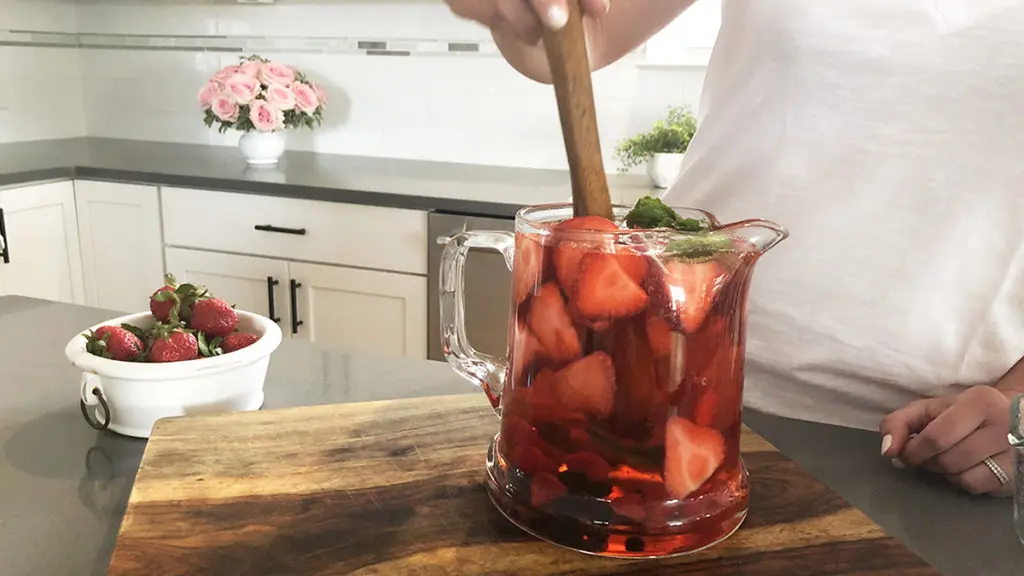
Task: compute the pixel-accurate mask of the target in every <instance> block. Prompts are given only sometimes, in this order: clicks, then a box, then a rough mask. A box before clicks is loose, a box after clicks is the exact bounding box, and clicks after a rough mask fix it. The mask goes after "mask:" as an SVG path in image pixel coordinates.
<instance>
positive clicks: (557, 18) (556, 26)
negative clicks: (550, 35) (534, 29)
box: [544, 4, 569, 30]
mask: <svg viewBox="0 0 1024 576" xmlns="http://www.w3.org/2000/svg"><path fill="white" fill-rule="evenodd" d="M568 21H569V12H568V11H567V10H566V9H565V6H559V5H557V4H556V5H555V6H552V7H551V8H548V11H547V12H545V13H544V25H545V26H547V27H548V28H551V29H552V30H561V29H562V28H564V27H565V23H566V22H568Z"/></svg>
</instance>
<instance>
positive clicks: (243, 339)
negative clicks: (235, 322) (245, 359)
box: [220, 332, 260, 354]
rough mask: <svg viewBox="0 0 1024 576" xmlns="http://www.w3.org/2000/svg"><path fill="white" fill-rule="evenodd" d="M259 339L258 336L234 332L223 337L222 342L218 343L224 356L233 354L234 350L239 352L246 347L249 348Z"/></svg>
mask: <svg viewBox="0 0 1024 576" xmlns="http://www.w3.org/2000/svg"><path fill="white" fill-rule="evenodd" d="M259 339H260V335H259V334H246V333H243V332H235V333H233V334H228V335H227V336H225V337H224V340H223V341H222V342H221V343H220V349H221V351H222V352H224V353H225V354H227V353H229V352H234V351H235V350H241V349H242V348H245V347H246V346H251V345H252V344H253V343H254V342H256V341H257V340H259Z"/></svg>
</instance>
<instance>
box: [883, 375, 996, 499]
mask: <svg viewBox="0 0 1024 576" xmlns="http://www.w3.org/2000/svg"><path fill="white" fill-rule="evenodd" d="M1010 399H1011V394H1010V393H1009V392H1003V391H1001V390H999V389H998V388H996V387H993V386H973V387H971V388H968V389H967V390H965V391H963V392H960V393H958V394H952V395H948V396H941V397H938V398H926V399H923V400H917V401H915V402H911V403H910V404H908V405H907V406H905V407H903V408H900V409H899V410H896V411H895V412H893V413H891V414H889V415H888V416H886V417H885V418H884V419H883V420H882V423H881V425H880V426H879V430H880V431H881V433H882V434H883V436H882V455H883V456H888V457H890V458H893V464H895V465H897V466H909V467H914V468H921V469H924V470H928V471H930V472H934V473H936V474H942V475H943V476H945V477H946V479H947V480H949V481H950V482H951V483H953V484H955V485H956V486H959V487H960V488H963V489H964V490H966V491H967V492H970V493H972V494H990V495H993V496H1009V495H1011V494H1012V493H1013V450H1012V448H1011V447H1010V443H1009V440H1008V439H1007V434H1008V433H1009V432H1010ZM986 458H991V461H992V462H994V463H995V465H996V466H997V467H998V470H1001V471H1002V472H1003V473H1004V474H1005V475H1006V476H1007V478H1004V479H1008V480H1009V481H1007V482H1005V483H1004V482H1002V481H1001V480H1000V478H999V476H998V474H997V472H996V471H994V470H992V469H990V468H989V466H988V464H986V462H985V459H986Z"/></svg>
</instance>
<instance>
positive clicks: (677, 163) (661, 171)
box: [647, 152, 683, 188]
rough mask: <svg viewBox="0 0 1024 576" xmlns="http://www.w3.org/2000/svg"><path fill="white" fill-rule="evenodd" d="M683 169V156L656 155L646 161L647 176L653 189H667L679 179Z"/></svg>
mask: <svg viewBox="0 0 1024 576" xmlns="http://www.w3.org/2000/svg"><path fill="white" fill-rule="evenodd" d="M682 167H683V154H681V153H680V154H665V153H661V152H659V153H656V154H654V155H653V156H651V159H650V160H648V161H647V175H648V176H650V177H651V182H653V183H654V187H655V188H668V187H669V186H671V185H672V184H673V183H674V182H675V181H676V178H678V177H679V170H680V169H681V168H682Z"/></svg>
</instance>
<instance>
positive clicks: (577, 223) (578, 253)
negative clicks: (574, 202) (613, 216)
mask: <svg viewBox="0 0 1024 576" xmlns="http://www.w3.org/2000/svg"><path fill="white" fill-rule="evenodd" d="M559 230H562V231H566V230H592V231H595V232H617V231H619V227H618V226H617V225H616V224H615V223H614V222H612V221H611V220H608V219H607V218H602V217H600V216H579V217H577V218H572V219H570V220H566V221H564V222H561V223H559V224H558V226H555V234H553V235H552V236H553V239H554V241H555V243H556V245H555V248H554V251H553V254H554V256H553V260H554V262H555V275H556V276H557V278H558V283H559V284H560V285H561V286H562V290H565V293H566V294H568V295H570V296H571V295H572V293H573V291H574V290H575V289H576V280H577V278H579V273H580V261H581V260H583V257H584V256H586V255H587V254H589V253H592V252H595V251H600V248H601V242H600V241H598V242H587V241H583V240H578V239H568V238H566V239H559V238H558V235H557V234H558V231H559ZM609 251H610V250H609Z"/></svg>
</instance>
